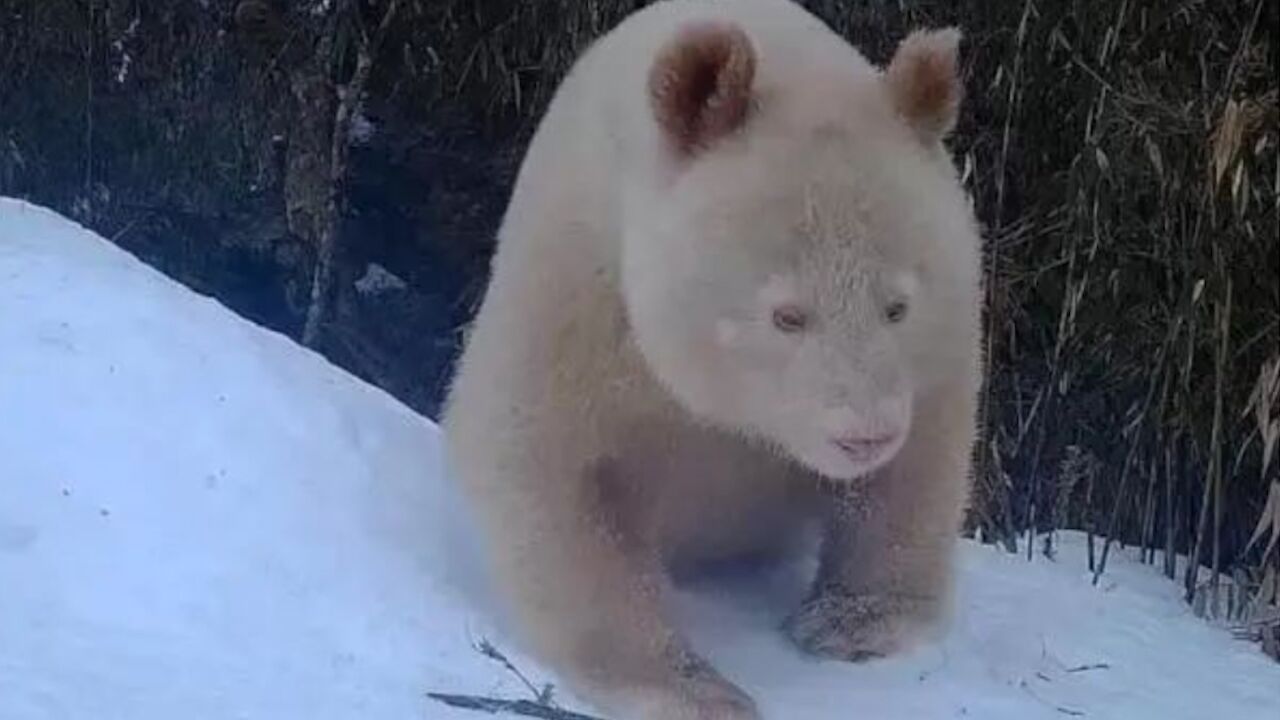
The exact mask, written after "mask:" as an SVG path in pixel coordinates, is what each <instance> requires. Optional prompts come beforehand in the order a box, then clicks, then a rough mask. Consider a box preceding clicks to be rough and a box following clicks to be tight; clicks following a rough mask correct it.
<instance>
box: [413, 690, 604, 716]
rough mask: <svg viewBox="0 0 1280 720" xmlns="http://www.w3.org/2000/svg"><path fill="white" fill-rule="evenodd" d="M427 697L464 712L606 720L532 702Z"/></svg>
mask: <svg viewBox="0 0 1280 720" xmlns="http://www.w3.org/2000/svg"><path fill="white" fill-rule="evenodd" d="M427 697H429V698H431V699H432V700H435V701H437V702H441V703H444V704H445V705H448V706H450V707H455V708H461V709H463V710H475V711H476V712H482V713H488V714H490V715H496V714H498V713H510V714H512V715H519V716H521V717H530V718H540V720H605V719H604V718H601V717H596V716H594V715H583V714H582V713H576V712H570V711H568V710H561V709H559V708H554V707H548V706H547V705H543V704H541V703H536V702H533V701H532V700H502V699H500V698H490V697H483V696H479V695H454V694H451V693H430V692H429V693H427Z"/></svg>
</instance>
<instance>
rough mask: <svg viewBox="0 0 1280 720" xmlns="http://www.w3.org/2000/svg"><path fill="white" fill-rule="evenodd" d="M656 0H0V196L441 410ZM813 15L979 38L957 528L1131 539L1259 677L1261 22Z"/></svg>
mask: <svg viewBox="0 0 1280 720" xmlns="http://www.w3.org/2000/svg"><path fill="white" fill-rule="evenodd" d="M644 4H645V3H643V2H638V1H637V0H473V1H472V2H463V1H462V0H378V1H376V2H374V1H373V0H314V1H309V0H0V194H3V195H10V196H18V197H24V198H28V199H30V200H32V201H35V202H38V203H41V204H45V205H48V206H51V207H53V208H55V209H57V210H58V211H60V212H63V213H64V214H67V215H69V216H71V217H73V218H75V219H77V220H79V221H80V222H82V223H84V224H85V225H87V226H89V227H91V228H93V229H94V230H96V231H98V232H99V233H101V234H102V235H104V236H106V237H108V238H110V239H111V240H112V241H114V242H116V243H118V244H119V245H121V246H123V247H125V248H127V249H128V250H130V251H131V252H133V253H135V254H137V255H138V256H140V257H142V258H143V259H145V260H146V261H147V262H148V263H150V264H152V265H154V266H156V267H158V268H160V269H162V270H163V271H164V272H166V273H168V274H169V275H171V276H173V277H175V278H176V279H178V280H180V281H181V282H183V283H184V284H186V285H188V286H190V287H192V288H195V289H196V290H198V291H200V292H203V293H206V294H209V295H213V296H215V297H217V298H218V299H220V300H221V301H222V302H224V303H225V304H227V305H228V306H230V307H231V308H233V309H234V310H236V311H237V312H239V313H241V314H242V315H245V316H247V317H249V318H251V319H253V320H254V321H256V322H259V323H261V324H263V325H266V326H268V327H271V328H274V329H276V330H279V331H280V332H283V333H286V334H289V335H291V336H293V337H296V338H298V339H299V340H300V341H303V342H305V343H306V344H308V345H310V346H312V347H314V348H316V349H317V350H318V351H320V352H322V353H323V354H325V355H326V356H328V357H329V358H330V359H331V360H332V361H333V362H335V363H337V364H339V365H341V366H343V367H345V368H347V369H348V370H350V371H351V372H353V373H355V374H356V375H359V376H361V377H363V378H365V379H367V380H369V381H371V382H373V383H376V384H378V385H380V386H382V387H383V388H385V389H387V390H388V391H390V392H391V393H393V394H394V395H396V396H397V397H399V398H401V399H402V400H403V401H405V402H406V403H408V404H409V405H411V406H413V407H415V408H417V409H418V410H420V411H422V412H424V413H425V414H427V415H434V414H435V413H436V411H437V409H438V407H439V402H440V399H441V393H442V391H443V389H444V387H445V385H446V384H447V382H448V377H449V373H450V371H451V363H452V361H453V358H454V357H455V355H456V353H457V350H458V342H459V338H460V331H461V328H462V327H463V326H464V325H465V323H466V322H467V320H468V318H469V317H470V314H471V312H472V311H473V309H474V307H475V303H476V302H477V301H478V299H479V298H480V296H481V294H482V292H483V289H484V286H485V282H486V279H487V278H486V272H487V261H488V256H489V253H490V252H491V250H492V243H493V235H494V231H495V228H496V226H497V223H498V221H499V220H500V218H501V214H502V211H503V208H504V205H505V201H506V196H507V193H508V191H509V189H510V185H511V182H512V179H513V177H514V173H515V170H516V168H517V165H518V162H519V159H520V156H521V152H522V149H523V147H524V144H525V142H526V141H527V139H528V137H529V135H530V132H531V131H532V129H533V127H534V124H535V123H536V121H537V119H538V117H539V115H540V112H541V111H542V109H543V108H544V107H545V105H546V102H547V100H548V98H549V96H550V94H551V92H552V91H553V90H554V88H555V86H556V83H557V81H558V80H559V78H560V77H562V76H563V74H564V72H565V70H566V69H567V67H568V66H569V64H570V63H571V62H572V60H573V58H574V57H575V56H576V55H577V53H578V52H579V51H580V50H581V49H582V48H583V47H584V46H585V45H586V44H587V43H588V42H589V41H590V40H591V39H592V38H594V37H597V36H598V35H600V34H601V33H603V32H604V31H606V30H607V29H608V28H610V27H612V25H613V24H614V23H616V22H617V21H618V20H619V19H620V18H621V17H623V16H624V15H625V14H626V13H628V12H630V11H632V10H634V9H635V8H637V7H639V6H641V5H644ZM802 4H804V5H805V6H806V7H808V8H810V9H811V10H813V11H814V12H816V13H817V14H818V15H820V16H821V17H823V18H824V19H825V20H826V21H828V22H829V23H830V24H831V25H832V26H833V27H834V28H836V29H837V30H838V31H839V32H841V33H842V34H844V35H845V36H846V37H848V38H849V39H850V40H851V41H852V42H854V44H855V45H857V46H858V47H860V48H861V49H863V51H864V52H865V53H866V54H867V55H868V56H870V57H871V58H872V59H873V60H875V61H877V62H883V61H885V60H887V58H888V56H889V54H890V53H891V51H892V49H893V47H894V45H895V43H896V42H897V40H898V39H900V38H901V37H902V36H903V35H904V34H905V32H906V31H907V30H908V29H909V28H911V27H914V26H918V25H929V26H937V25H942V24H952V23H954V24H958V25H960V26H961V27H962V28H963V29H964V31H965V34H966V41H965V45H964V73H965V81H966V85H967V91H968V99H967V103H966V105H965V108H964V113H963V118H962V121H961V123H960V127H959V129H958V132H957V135H956V137H955V138H954V140H953V142H952V148H953V150H954V153H955V157H956V161H957V165H958V166H959V168H960V169H961V172H962V174H963V178H964V182H965V184H966V186H967V187H968V188H969V190H970V191H971V192H972V194H973V198H974V202H975V204H976V207H977V212H978V215H979V218H980V219H981V221H982V223H983V225H984V229H985V233H984V234H985V238H986V249H985V252H986V255H985V257H986V270H987V289H986V296H987V313H986V323H987V331H988V355H987V357H988V363H989V366H990V376H989V381H988V385H987V387H986V388H985V390H984V403H983V419H984V427H985V432H984V436H983V442H982V444H981V446H980V447H979V448H978V463H977V492H976V496H975V503H974V509H973V512H972V513H971V517H970V519H969V528H970V530H971V531H973V532H974V533H977V534H980V536H981V537H983V538H984V539H987V540H988V541H992V542H999V543H1003V544H1004V545H1006V546H1007V547H1009V548H1010V550H1011V551H1012V550H1014V549H1015V548H1019V547H1020V548H1021V550H1020V551H1021V552H1025V553H1027V554H1029V555H1030V554H1032V553H1034V554H1036V555H1037V556H1045V555H1047V556H1052V555H1053V537H1054V536H1053V532H1052V531H1053V530H1055V529H1060V528H1076V529H1084V530H1087V531H1089V532H1090V533H1091V534H1093V535H1096V536H1097V537H1098V538H1099V540H1098V542H1097V543H1096V553H1091V558H1090V561H1091V564H1092V565H1093V566H1094V567H1095V568H1101V566H1102V565H1103V564H1104V563H1105V559H1106V556H1107V555H1108V553H1109V552H1111V551H1112V547H1111V542H1104V541H1103V540H1102V539H1101V538H1110V539H1111V541H1113V542H1114V543H1120V544H1125V545H1137V546H1140V547H1142V548H1143V552H1144V558H1146V559H1147V560H1148V561H1150V562H1152V563H1153V564H1157V565H1159V566H1160V567H1161V568H1162V570H1163V571H1164V572H1165V573H1166V574H1168V575H1169V576H1170V577H1171V578H1176V579H1177V581H1178V582H1181V583H1183V584H1184V586H1185V588H1186V591H1187V598H1188V601H1190V602H1192V603H1193V604H1194V605H1195V607H1196V608H1197V610H1199V611H1201V612H1202V613H1204V614H1206V615H1209V616H1212V617H1215V618H1218V619H1221V620H1224V621H1228V622H1232V623H1234V624H1235V626H1236V627H1237V629H1238V631H1239V632H1240V633H1241V634H1242V635H1246V636H1249V637H1255V638H1260V639H1262V640H1263V643H1264V647H1265V648H1267V649H1268V651H1269V652H1271V653H1272V654H1274V655H1277V656H1280V601H1278V600H1277V594H1278V592H1277V589H1278V586H1280V578H1278V573H1277V568H1280V549H1278V548H1277V547H1276V545H1277V538H1278V537H1280V461H1277V459H1276V457H1275V455H1276V452H1277V451H1276V445H1277V442H1278V440H1280V241H1278V240H1277V237H1278V235H1280V228H1278V220H1277V217H1278V215H1280V168H1278V165H1277V152H1278V151H1277V148H1278V146H1280V130H1278V125H1280V110H1278V109H1277V70H1276V68H1277V60H1278V58H1277V54H1278V52H1280V51H1278V48H1280V41H1278V39H1277V34H1278V33H1280V0H1247V1H1243V0H1242V1H1238V0H1216V1H1214V2H1206V1H1204V0H1145V1H1144V0H1134V1H1130V0H1110V1H1107V2H1083V1H1082V0H1077V1H1073V0H1039V2H1034V1H1032V0H1005V1H1001V2H993V1H991V0H954V1H952V2H943V1H942V0H915V1H912V0H901V1H893V2H890V1H889V0H808V1H806V2H803V3H802ZM1251 541H1252V542H1251ZM1019 543H1020V544H1019ZM1179 554H1181V555H1183V556H1186V555H1190V556H1193V557H1195V558H1197V559H1198V560H1199V562H1200V563H1202V564H1203V565H1205V566H1207V568H1208V570H1207V571H1206V572H1205V573H1204V575H1203V576H1201V575H1197V574H1193V573H1191V572H1190V571H1189V570H1188V567H1189V564H1188V563H1187V562H1186V561H1185V557H1184V558H1183V559H1182V560H1178V559H1177V558H1178V555H1179Z"/></svg>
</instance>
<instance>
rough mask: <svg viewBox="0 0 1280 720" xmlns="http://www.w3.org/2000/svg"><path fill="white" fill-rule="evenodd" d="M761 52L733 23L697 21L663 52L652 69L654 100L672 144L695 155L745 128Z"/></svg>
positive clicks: (683, 154)
mask: <svg viewBox="0 0 1280 720" xmlns="http://www.w3.org/2000/svg"><path fill="white" fill-rule="evenodd" d="M755 71H756V53H755V49H754V48H753V47H752V45H751V40H750V39H749V38H748V37H747V35H746V33H745V32H743V31H742V29H741V28H739V27H738V26H736V25H733V24H729V23H711V22H705V23H694V24H690V25H688V26H686V27H685V28H684V29H682V30H681V31H680V32H679V33H678V34H677V35H676V37H675V38H673V39H672V40H671V41H670V42H668V43H667V45H666V46H664V47H663V48H662V50H661V51H660V52H659V53H658V56H657V58H656V59H655V60H654V63H653V66H652V68H651V69H650V71H649V104H650V109H651V110H652V112H653V117H654V120H655V121H656V122H657V124H658V128H659V129H660V130H661V132H662V136H663V138H664V140H665V141H666V145H667V146H668V148H669V149H670V150H671V151H672V152H674V153H675V154H676V155H677V157H679V158H681V159H688V158H691V157H694V156H696V155H697V154H698V153H700V152H702V151H703V150H705V149H706V148H708V147H710V146H711V145H713V144H714V143H715V142H716V141H718V140H720V139H722V138H724V137H726V136H728V135H730V134H732V133H733V132H735V131H736V130H738V129H739V128H741V127H742V126H743V125H744V124H745V123H746V120H747V114H748V111H749V109H750V107H751V96H752V82H753V81H754V80H755Z"/></svg>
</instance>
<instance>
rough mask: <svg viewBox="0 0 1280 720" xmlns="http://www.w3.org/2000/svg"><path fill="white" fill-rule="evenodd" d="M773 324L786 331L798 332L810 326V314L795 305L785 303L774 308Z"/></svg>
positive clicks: (789, 332)
mask: <svg viewBox="0 0 1280 720" xmlns="http://www.w3.org/2000/svg"><path fill="white" fill-rule="evenodd" d="M773 326H774V327H776V328H777V329H778V330H780V331H781V332H784V333H788V334H791V333H798V332H801V331H803V330H804V329H805V328H807V327H808V326H809V316H808V314H806V313H805V311H804V310H802V309H800V308H798V307H796V306H794V305H783V306H782V307H778V308H774V310H773Z"/></svg>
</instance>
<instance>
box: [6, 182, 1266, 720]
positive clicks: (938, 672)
mask: <svg viewBox="0 0 1280 720" xmlns="http://www.w3.org/2000/svg"><path fill="white" fill-rule="evenodd" d="M1081 552H1082V550H1081V540H1080V538H1078V537H1073V536H1068V537H1067V538H1066V542H1065V543H1064V546H1063V548H1062V551H1061V554H1060V557H1059V560H1058V561H1057V562H1048V561H1045V560H1043V559H1040V560H1039V561H1038V562H1036V563H1032V564H1028V563H1027V562H1026V561H1025V560H1021V559H1017V558H1013V557H1011V556H1008V555H1005V554H1001V553H1000V552H999V551H997V550H995V549H992V548H989V547H982V546H978V545H966V547H965V548H964V553H963V565H964V571H963V579H962V586H961V590H960V599H959V603H960V604H959V610H958V613H957V614H958V619H957V622H956V625H955V627H954V629H953V630H952V632H951V633H950V635H949V636H948V638H947V639H946V641H945V642H944V643H943V644H941V645H939V646H934V647H929V648H923V649H921V650H920V651H918V652H916V653H914V654H913V655H910V656H907V657H901V658H896V659H892V660H887V661H882V662H878V663H872V664H867V665H862V666H850V665H843V664H836V663H820V662H817V661H813V660H810V659H807V658H804V657H802V656H800V655H799V654H797V653H796V652H795V651H793V650H792V649H791V647H790V646H789V645H788V644H787V643H786V641H785V640H784V639H783V638H782V637H781V636H780V635H779V634H778V633H777V632H775V630H774V626H775V625H776V623H777V622H778V619H779V615H780V613H782V612H783V611H784V609H785V607H786V605H785V603H786V602H789V601H790V599H791V598H792V597H793V596H794V594H795V592H796V590H797V586H796V585H795V584H794V583H788V578H786V577H776V578H764V579H761V580H757V581H755V582H753V583H752V584H751V586H750V587H746V588H739V591H740V592H739V593H736V594H734V595H733V597H732V598H731V597H728V596H727V593H726V590H727V588H725V587H723V586H722V587H717V588H705V589H700V590H698V591H696V592H694V591H691V592H689V593H687V594H686V595H685V596H683V597H682V598H681V601H682V602H681V612H682V620H683V622H685V623H686V624H688V625H690V626H696V627H697V630H696V632H694V637H695V639H696V641H697V642H698V643H699V644H700V645H701V646H703V647H705V648H706V649H707V650H708V652H709V653H710V654H711V655H712V656H713V658H715V660H716V661H717V662H718V663H719V664H720V665H721V667H723V668H724V670H725V671H726V673H727V674H728V675H730V676H731V677H733V678H735V679H736V680H738V681H739V682H741V683H742V684H743V686H744V687H746V688H748V689H749V690H750V691H751V692H753V694H755V695H756V696H757V697H758V698H759V699H760V701H761V705H762V709H763V710H764V712H765V713H766V716H767V717H769V718H780V719H783V718H786V719H790V718H795V719H799V720H809V719H812V720H826V719H835V718H840V719H844V718H850V717H859V718H864V717H865V718H920V719H922V720H930V719H933V718H955V717H972V718H980V719H983V720H986V719H990V720H1005V719H1013V718H1017V719H1018V720H1036V719H1038V718H1062V717H1067V716H1074V715H1078V716H1082V717H1087V718H1115V719H1117V720H1121V719H1123V720H1141V719H1142V718H1159V719H1160V720H1171V719H1175V718H1186V719H1187V720H1192V719H1196V720H1199V719H1202V718H1211V717H1216V716H1227V715H1229V716H1231V717H1232V718H1233V720H1251V719H1253V718H1258V719H1260V720H1261V719H1262V718H1267V719H1268V720H1270V719H1271V718H1274V717H1276V712H1277V708H1280V666H1277V665H1275V664H1273V663H1271V662H1269V661H1267V660H1265V658H1263V657H1262V656H1261V654H1260V653H1258V652H1257V650H1256V649H1255V648H1253V647H1251V646H1249V645H1245V644H1241V643H1237V642H1234V641H1232V640H1231V639H1230V637H1229V636H1228V635H1227V634H1226V633H1224V632H1223V631H1221V630H1218V629H1215V628H1212V627H1210V626H1208V625H1206V624H1204V623H1202V622H1200V621H1198V620H1196V619H1195V618H1193V617H1191V616H1190V615H1189V613H1188V612H1187V610H1186V608H1184V607H1183V605H1182V604H1181V603H1180V602H1179V600H1178V598H1177V590H1176V587H1175V586H1174V585H1173V584H1171V583H1166V582H1165V581H1163V580H1162V579H1160V578H1159V577H1158V576H1157V575H1156V574H1155V573H1154V572H1153V571H1152V570H1150V569H1149V568H1146V567H1144V566H1141V565H1138V564H1136V563H1134V562H1132V560H1131V559H1130V558H1127V557H1125V556H1124V555H1123V554H1121V555H1120V556H1119V557H1117V558H1115V561H1114V562H1113V567H1112V570H1111V571H1110V572H1109V574H1108V575H1107V576H1106V577H1105V578H1104V582H1103V583H1102V584H1101V586H1099V587H1096V588H1095V587H1093V586H1091V584H1090V583H1089V579H1088V577H1087V575H1086V573H1085V572H1084V565H1083V562H1082V560H1081ZM473 553H474V538H472V537H470V536H469V535H468V533H467V532H466V529H465V515H464V514H463V513H462V510H461V508H460V507H459V505H458V503H457V500H456V498H455V497H453V496H452V495H451V494H450V492H449V487H448V485H447V483H445V482H444V473H443V472H442V466H441V458H440V449H439V442H438V436H437V431H436V429H435V427H434V426H433V425H432V424H431V423H430V422H429V421H427V420H425V419H423V418H422V417H420V416H417V415H415V414H414V413H412V412H410V411H409V410H407V409H406V408H404V407H403V406H401V405H400V404H398V403H397V402H396V401H395V400H393V399H392V398H390V397H389V396H387V395H386V394H385V393H383V392H381V391H379V390H377V389H375V388H372V387H370V386H368V385H365V384H364V383H362V382H360V381H359V380H357V379H355V378H353V377H351V376H350V375H348V374H346V373H344V372H342V371H341V370H338V369H336V368H334V367H333V366H331V365H329V364H328V363H327V362H325V361H324V360H323V359H322V358H321V357H319V356H317V355H315V354H313V353H311V352H308V351H306V350H304V349H301V348H299V347H298V346H296V345H295V344H294V343H292V342H291V341H290V340H288V339H287V338H284V337H282V336H279V335H277V334H274V333H271V332H268V331H266V330H263V329H261V328H259V327H256V326H254V325H252V324H250V323H248V322H246V321H244V320H242V319H240V318H238V317H236V316H234V315H233V314H231V313H230V312H228V311H227V310H226V309H225V308H223V307H222V306H221V305H219V304H217V303H216V302H214V301H212V300H210V299H207V298H204V297H201V296H198V295H196V294H194V293H192V292H190V291H188V290H186V289H184V288H182V287H181V286H179V285H177V284H176V283H174V282H172V281H170V280H168V279H166V278H165V277H164V276H162V275H161V274H159V273H157V272H155V271H153V270H151V269H150V268H148V267H146V266H145V265H143V264H142V263H140V262H138V261H136V260H135V259H134V258H132V257H131V256H129V255H128V254H126V253H124V252H123V251H121V250H119V249H118V248H116V247H114V246H112V245H111V244H109V243H107V242H106V241H104V240H102V239H101V238H99V237H97V236H95V235H93V234H92V233H90V232H88V231H86V230H84V229H82V228H80V227H79V226H77V225H75V224H73V223H71V222H70V221H67V220H65V219H63V218H61V217H59V216H57V215H55V214H53V213H51V212H48V211H45V210H42V209H39V208H36V207H33V206H31V205H28V204H25V203H22V202H18V201H13V200H4V199H0V719H3V720H53V719H55V718H58V719H62V718H71V719H75V720H79V719H81V718H83V719H85V720H90V719H91V720H116V719H119V720H158V719H160V718H165V719H168V718H184V719H189V720H206V719H208V720H214V719H217V720H226V719H237V720H257V719H261V720H268V719H271V720H278V719H285V720H291V719H293V718H297V719H299V720H304V719H305V720H329V719H332V720H338V719H347V718H351V719H354V718H373V719H377V720H400V719H404V720H410V719H414V720H420V719H422V718H431V719H436V718H438V719H440V720H452V719H463V720H465V719H467V718H471V719H473V720H475V719H476V718H480V717H487V716H488V715H486V714H483V713H479V712H477V711H474V710H466V709H457V708H451V707H449V706H446V705H444V704H441V703H439V702H438V701H436V700H434V699H432V698H430V697H428V696H427V695H426V693H427V692H428V691H437V692H446V693H455V694H464V695H477V696H494V697H500V698H510V699H521V698H524V699H527V698H529V697H530V696H531V694H530V692H529V690H528V689H526V688H525V686H524V685H523V684H522V682H521V681H520V680H519V679H518V678H517V677H516V676H515V675H514V674H513V673H511V672H510V671H508V670H506V669H504V668H503V667H502V666H501V665H500V664H499V663H497V662H495V661H493V660H492V659H490V658H487V657H485V656H484V655H483V654H482V653H480V652H478V651H477V649H476V648H475V645H476V644H477V643H478V642H480V641H481V640H482V639H483V638H487V639H489V640H490V641H492V642H493V643H494V644H495V645H497V646H498V647H499V648H502V649H504V650H506V651H507V652H508V655H510V656H511V657H512V659H513V661H515V662H516V664H517V665H519V666H520V667H521V669H522V670H523V671H524V672H525V674H526V675H529V676H530V679H531V680H532V682H533V683H535V684H540V683H542V682H546V681H552V680H553V678H550V677H549V676H548V675H546V674H545V673H540V672H538V670H537V668H536V667H534V666H533V665H532V664H531V663H529V662H528V661H527V660H524V659H522V658H520V657H519V656H518V654H516V653H514V652H512V651H511V649H510V648H509V646H508V644H507V643H505V642H504V641H503V639H502V636H501V633H500V632H499V631H498V630H496V629H495V622H494V620H493V619H492V617H493V616H492V614H491V613H490V612H489V611H488V608H489V607H490V604H489V602H488V600H487V595H486V594H485V593H484V589H483V584H482V583H481V582H480V580H479V579H478V578H476V577H475V573H473V572H471V570H470V568H471V567H472V563H473V559H474V555H473ZM744 590H745V592H741V591H744ZM561 702H562V703H563V704H565V705H567V706H570V707H574V708H575V709H578V710H580V711H585V710H587V709H586V708H582V707H581V706H578V705H577V704H576V703H574V702H573V699H572V698H568V697H562V698H561Z"/></svg>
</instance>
